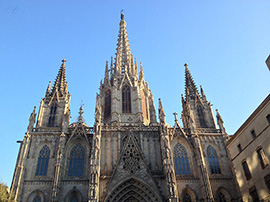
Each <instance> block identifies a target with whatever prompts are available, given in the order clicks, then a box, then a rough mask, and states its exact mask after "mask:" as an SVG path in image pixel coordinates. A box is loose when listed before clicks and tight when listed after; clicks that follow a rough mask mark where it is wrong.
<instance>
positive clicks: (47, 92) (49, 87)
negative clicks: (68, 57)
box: [45, 81, 52, 97]
mask: <svg viewBox="0 0 270 202" xmlns="http://www.w3.org/2000/svg"><path fill="white" fill-rule="evenodd" d="M51 86H52V83H51V81H50V82H49V84H48V87H47V90H46V95H45V97H47V96H48V95H49V94H50V92H51V88H52V87H51Z"/></svg>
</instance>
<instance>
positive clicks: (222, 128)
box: [216, 109, 226, 133]
mask: <svg viewBox="0 0 270 202" xmlns="http://www.w3.org/2000/svg"><path fill="white" fill-rule="evenodd" d="M216 112H217V116H216V117H217V123H218V126H219V129H220V132H221V133H226V129H225V127H224V122H223V119H222V117H221V115H220V114H219V112H218V109H216Z"/></svg>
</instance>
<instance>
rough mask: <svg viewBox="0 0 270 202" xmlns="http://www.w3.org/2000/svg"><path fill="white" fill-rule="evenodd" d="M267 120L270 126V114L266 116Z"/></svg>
mask: <svg viewBox="0 0 270 202" xmlns="http://www.w3.org/2000/svg"><path fill="white" fill-rule="evenodd" d="M266 119H267V121H268V124H270V114H268V115H267V116H266Z"/></svg>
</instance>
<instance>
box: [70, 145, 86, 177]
mask: <svg viewBox="0 0 270 202" xmlns="http://www.w3.org/2000/svg"><path fill="white" fill-rule="evenodd" d="M83 171H84V148H83V146H82V145H81V144H80V143H78V144H76V145H75V146H74V147H73V148H72V150H71V152H70V157H69V169H68V176H83Z"/></svg>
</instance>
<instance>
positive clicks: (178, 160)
mask: <svg viewBox="0 0 270 202" xmlns="http://www.w3.org/2000/svg"><path fill="white" fill-rule="evenodd" d="M173 156H174V165H175V173H176V175H190V174H191V172H190V167H189V162H188V156H187V151H186V149H185V147H183V146H182V145H181V144H177V145H176V146H175V147H174V152H173Z"/></svg>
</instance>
